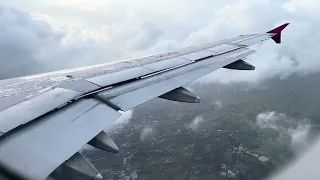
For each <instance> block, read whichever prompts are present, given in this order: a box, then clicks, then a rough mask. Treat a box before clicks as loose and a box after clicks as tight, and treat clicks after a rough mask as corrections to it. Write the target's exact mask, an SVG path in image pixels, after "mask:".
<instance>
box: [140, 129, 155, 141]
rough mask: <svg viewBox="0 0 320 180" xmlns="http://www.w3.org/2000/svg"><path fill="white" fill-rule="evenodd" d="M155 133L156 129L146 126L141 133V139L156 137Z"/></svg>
mask: <svg viewBox="0 0 320 180" xmlns="http://www.w3.org/2000/svg"><path fill="white" fill-rule="evenodd" d="M154 134H155V130H154V129H153V128H152V127H150V126H146V127H144V128H143V129H142V131H141V133H140V140H141V141H146V140H151V139H153V138H154Z"/></svg>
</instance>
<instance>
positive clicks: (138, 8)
mask: <svg viewBox="0 0 320 180" xmlns="http://www.w3.org/2000/svg"><path fill="white" fill-rule="evenodd" d="M319 10H320V3H319V2H318V1H316V0H304V1H298V0H255V1H252V0H223V1H222V0H221V1H211V0H201V1H195V0H175V1H171V0H170V1H169V0H161V1H160V0H159V1H152V3H151V2H150V1H147V0H135V1H129V0H108V1H105V0H91V1H89V0H46V1H42V0H28V1H22V0H0V63H1V64H2V66H1V67H0V79H5V78H11V77H16V76H22V75H28V74H35V73H42V72H47V71H54V70H58V69H66V68H73V67H80V66H86V65H92V64H97V63H104V62H109V61H116V60H121V59H126V58H133V57H141V56H145V55H151V54H154V53H160V52H165V51H170V50H175V49H178V48H182V47H187V46H191V45H196V44H201V43H205V42H210V41H215V40H219V39H223V38H228V37H231V36H237V35H240V34H248V33H260V32H266V31H267V30H270V29H271V28H273V27H275V26H276V25H279V24H281V23H284V22H289V23H291V24H290V26H289V27H288V28H287V29H286V30H285V32H284V37H283V44H282V45H275V44H274V43H273V42H272V41H270V42H267V43H264V44H263V45H258V46H257V47H255V48H257V49H258V50H259V51H258V53H256V54H254V55H252V56H251V57H250V58H249V59H248V61H249V62H251V63H252V64H253V65H255V66H256V68H257V69H256V71H253V72H236V71H232V70H219V71H218V72H216V73H212V74H210V75H209V76H206V77H204V78H202V79H201V80H200V81H199V82H205V83H206V82H212V81H219V82H224V83H230V82H239V81H249V82H259V81H261V80H264V79H267V78H270V77H274V76H279V77H280V78H286V77H287V76H288V75H290V74H292V73H298V74H302V75H303V74H306V73H314V72H318V71H319V67H320V66H319V65H320V61H319V60H318V55H317V53H316V52H317V49H318V47H319V46H318V45H319V42H320V34H319V33H318V31H319V28H320V23H319V22H320V21H319V17H320V16H319V15H320V11H319Z"/></svg>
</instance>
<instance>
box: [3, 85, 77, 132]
mask: <svg viewBox="0 0 320 180" xmlns="http://www.w3.org/2000/svg"><path fill="white" fill-rule="evenodd" d="M80 94H81V93H80V92H77V91H73V90H70V89H63V88H54V89H50V90H48V91H46V92H44V93H42V94H40V95H37V96H35V97H33V98H30V99H27V100H25V101H23V102H21V103H18V104H16V105H14V106H11V107H9V108H7V109H5V110H3V111H1V112H0V132H2V133H6V132H8V131H10V130H11V129H14V128H16V127H18V126H20V125H23V124H26V123H28V122H30V121H32V120H34V119H36V118H38V117H40V116H42V115H43V114H46V113H47V112H49V111H52V110H54V109H55V108H58V107H60V106H62V105H63V104H66V103H67V102H68V101H70V100H72V99H74V98H75V97H77V96H79V95H80Z"/></svg>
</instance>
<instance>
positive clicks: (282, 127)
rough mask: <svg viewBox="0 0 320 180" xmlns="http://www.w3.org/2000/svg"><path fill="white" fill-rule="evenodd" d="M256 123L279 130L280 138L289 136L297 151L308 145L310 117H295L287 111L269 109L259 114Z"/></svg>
mask: <svg viewBox="0 0 320 180" xmlns="http://www.w3.org/2000/svg"><path fill="white" fill-rule="evenodd" d="M256 125H257V127H259V128H261V129H268V128H270V129H273V130H275V131H277V132H278V134H279V138H284V137H285V136H289V137H290V144H291V147H292V149H293V150H294V151H295V152H297V153H300V152H302V151H303V150H304V149H305V148H306V147H307V145H308V135H309V131H310V127H311V125H310V121H309V120H308V119H294V118H292V117H289V116H287V115H286V114H285V113H277V112H275V111H272V112H270V111H267V112H262V113H260V114H258V115H257V118H256Z"/></svg>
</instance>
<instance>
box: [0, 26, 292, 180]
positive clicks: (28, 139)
mask: <svg viewBox="0 0 320 180" xmlns="http://www.w3.org/2000/svg"><path fill="white" fill-rule="evenodd" d="M287 25H288V23H287V24H284V25H282V26H279V27H277V28H275V29H273V30H271V31H268V32H266V33H262V34H249V35H241V36H237V37H233V38H229V39H225V40H222V41H217V42H212V43H207V44H202V45H199V46H194V47H189V48H185V49H181V50H178V51H172V52H167V53H163V54H157V55H153V56H148V57H143V58H137V59H130V60H124V61H118V62H115V63H107V64H100V65H94V66H89V67H83V68H76V69H68V70H62V71H57V72H50V73H45V74H38V75H32V76H26V77H19V78H13V79H7V80H2V81H0V167H1V172H2V173H3V174H4V175H5V176H8V177H13V178H20V179H32V180H37V179H46V178H48V177H50V178H51V177H53V178H56V179H94V178H95V179H102V176H101V175H100V174H99V172H98V171H97V170H96V169H95V168H94V167H93V166H92V165H91V164H90V163H89V162H88V161H87V160H86V159H85V158H84V157H83V156H82V155H81V154H80V153H79V152H78V151H79V150H80V149H81V148H82V147H83V146H84V145H85V144H87V143H88V144H90V145H92V146H94V147H96V148H99V149H103V150H105V151H109V152H115V153H116V152H118V151H119V149H118V147H117V146H116V144H115V143H114V142H113V141H112V139H111V138H110V137H109V136H107V134H106V133H104V131H103V130H104V129H105V128H106V127H108V126H110V125H111V124H112V123H113V121H114V120H116V119H117V118H118V117H120V116H121V113H120V112H119V111H120V110H121V111H127V110H129V109H132V108H134V107H136V106H138V105H140V104H142V103H144V102H146V101H149V100H151V99H153V98H156V97H160V98H164V99H169V100H174V101H180V102H188V103H198V102H199V98H198V97H197V96H196V95H194V94H192V93H191V92H189V91H188V90H186V89H185V88H183V86H184V85H186V84H188V83H189V82H191V81H193V80H195V79H198V78H200V77H202V76H204V75H206V74H209V73H211V72H213V71H215V70H217V69H219V68H228V69H236V70H254V69H255V67H254V66H252V65H250V64H248V63H247V62H245V61H244V60H245V59H246V58H247V56H249V55H250V54H253V53H254V52H255V51H254V50H251V49H249V47H250V46H252V45H254V44H257V43H260V42H262V41H265V40H267V39H269V38H272V39H273V40H274V41H275V42H276V43H280V42H281V31H282V30H283V29H284V28H285V27H286V26H287Z"/></svg>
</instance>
